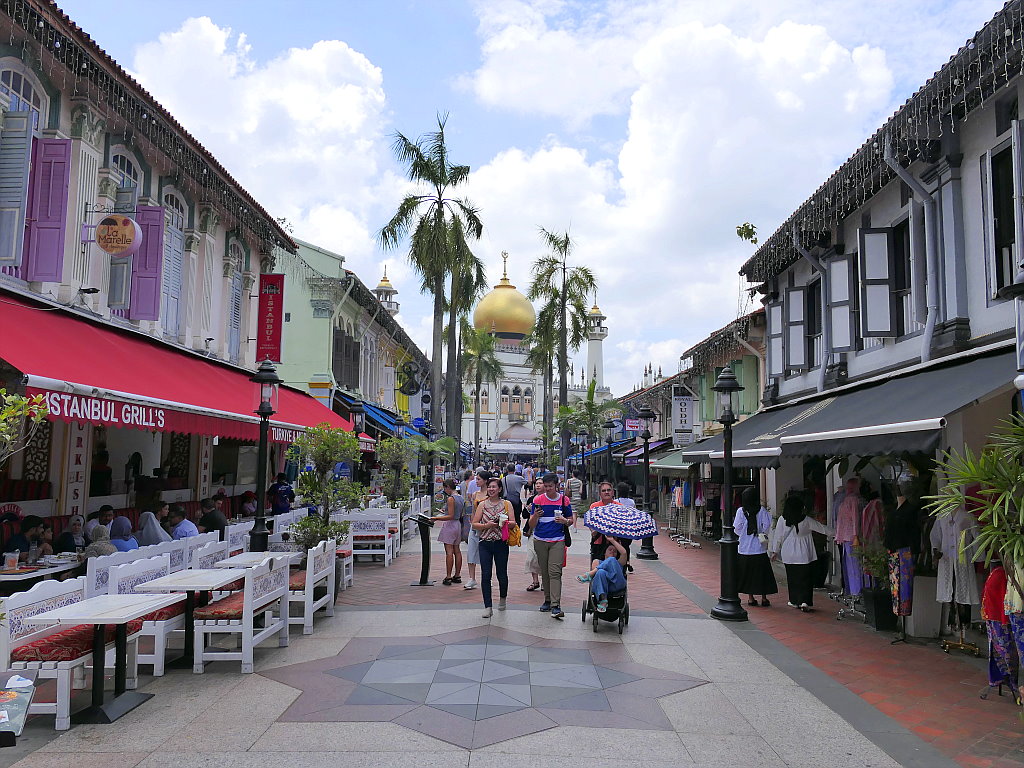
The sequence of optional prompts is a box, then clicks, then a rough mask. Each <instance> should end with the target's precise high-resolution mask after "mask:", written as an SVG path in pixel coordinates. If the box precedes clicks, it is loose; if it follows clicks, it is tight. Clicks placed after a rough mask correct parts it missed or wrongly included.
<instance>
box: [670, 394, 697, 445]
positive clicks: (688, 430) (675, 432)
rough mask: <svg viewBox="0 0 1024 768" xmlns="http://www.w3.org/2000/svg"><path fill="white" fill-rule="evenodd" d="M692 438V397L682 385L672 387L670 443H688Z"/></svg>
mask: <svg viewBox="0 0 1024 768" xmlns="http://www.w3.org/2000/svg"><path fill="white" fill-rule="evenodd" d="M693 440H694V438H693V397H691V396H690V395H688V394H687V392H686V390H685V389H684V388H683V387H673V388H672V445H689V444H690V443H692V442H693Z"/></svg>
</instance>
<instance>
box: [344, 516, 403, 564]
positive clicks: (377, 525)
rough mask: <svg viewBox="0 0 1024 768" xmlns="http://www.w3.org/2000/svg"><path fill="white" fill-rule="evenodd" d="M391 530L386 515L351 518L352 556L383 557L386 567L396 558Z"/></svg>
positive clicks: (349, 532) (350, 539)
mask: <svg viewBox="0 0 1024 768" xmlns="http://www.w3.org/2000/svg"><path fill="white" fill-rule="evenodd" d="M388 529H389V521H388V518H387V515H386V514H369V513H368V512H367V513H363V514H361V515H358V516H357V515H353V516H352V517H351V518H349V526H348V537H349V541H350V542H351V543H350V549H351V550H352V555H353V557H354V556H357V555H382V556H383V557H384V566H385V567H387V566H389V565H391V560H392V558H394V556H395V549H394V543H395V537H394V536H393V535H392V534H391V532H390V531H389V530H388Z"/></svg>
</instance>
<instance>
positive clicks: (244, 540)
mask: <svg viewBox="0 0 1024 768" xmlns="http://www.w3.org/2000/svg"><path fill="white" fill-rule="evenodd" d="M255 524H256V521H255V520H246V521H245V522H244V523H234V524H233V525H229V526H228V527H227V531H225V534H226V535H225V537H224V538H225V540H226V541H227V543H228V556H231V555H237V554H238V553H240V552H245V550H246V548H247V545H248V541H249V531H251V530H252V527H253V526H254V525H255ZM221 559H223V558H221Z"/></svg>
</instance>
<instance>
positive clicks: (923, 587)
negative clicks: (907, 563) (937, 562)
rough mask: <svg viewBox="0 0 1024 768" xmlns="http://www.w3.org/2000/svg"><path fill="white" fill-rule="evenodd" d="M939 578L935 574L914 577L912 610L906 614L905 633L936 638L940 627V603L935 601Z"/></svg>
mask: <svg viewBox="0 0 1024 768" xmlns="http://www.w3.org/2000/svg"><path fill="white" fill-rule="evenodd" d="M938 583H939V580H938V579H937V578H936V577H935V576H915V577H914V612H913V613H912V614H910V615H909V616H907V634H908V635H910V636H911V637H927V638H936V637H938V636H939V631H940V629H941V628H942V603H937V602H935V590H936V587H937V586H938Z"/></svg>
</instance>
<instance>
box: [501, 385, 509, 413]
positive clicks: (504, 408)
mask: <svg viewBox="0 0 1024 768" xmlns="http://www.w3.org/2000/svg"><path fill="white" fill-rule="evenodd" d="M501 412H502V413H503V414H505V415H508V387H502V388H501Z"/></svg>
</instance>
